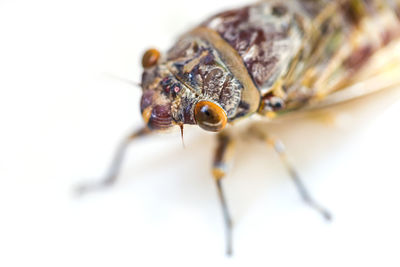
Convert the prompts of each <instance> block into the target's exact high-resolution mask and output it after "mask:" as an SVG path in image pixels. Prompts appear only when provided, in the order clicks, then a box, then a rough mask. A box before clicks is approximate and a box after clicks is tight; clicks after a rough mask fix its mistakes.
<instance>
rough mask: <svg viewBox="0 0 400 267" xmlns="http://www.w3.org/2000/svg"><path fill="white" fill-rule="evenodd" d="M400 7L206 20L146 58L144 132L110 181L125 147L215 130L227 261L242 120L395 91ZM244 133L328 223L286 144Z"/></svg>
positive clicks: (361, 5)
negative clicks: (228, 196) (230, 176)
mask: <svg viewBox="0 0 400 267" xmlns="http://www.w3.org/2000/svg"><path fill="white" fill-rule="evenodd" d="M399 40H400V1H399V0H336V1H331V0H286V1H282V0H268V1H262V2H259V3H255V4H251V5H248V6H245V7H241V8H237V9H233V10H229V11H225V12H222V13H219V14H216V15H214V16H211V17H210V18H208V19H207V20H205V21H204V22H203V23H201V24H200V25H199V26H197V27H195V28H193V29H191V30H189V31H188V32H187V33H184V34H183V35H182V36H181V37H180V38H179V39H178V40H177V42H176V43H175V44H174V45H173V46H172V47H171V49H169V50H168V51H167V52H166V53H164V54H161V53H160V52H159V51H158V50H156V49H149V50H148V51H146V52H145V53H144V55H143V58H142V66H143V74H142V79H141V84H140V85H141V87H142V90H143V95H142V98H141V101H140V110H141V114H142V116H143V120H144V124H145V125H144V126H143V128H141V129H139V130H137V131H135V132H133V133H132V134H130V135H128V136H127V137H126V138H125V139H124V140H123V141H122V143H121V145H120V146H119V148H118V149H117V152H116V155H115V157H114V160H113V162H112V165H111V167H110V170H109V173H108V174H107V176H106V178H105V179H104V180H102V181H100V182H99V183H96V184H88V185H84V186H81V187H79V190H80V192H84V191H87V190H91V189H95V188H99V187H102V186H107V185H110V184H112V183H114V182H115V181H116V178H117V175H118V170H119V168H120V165H121V163H122V160H123V155H124V153H125V150H126V148H127V145H128V144H129V143H130V142H132V141H133V140H136V139H138V138H140V137H143V136H147V135H150V134H152V133H154V132H160V131H164V130H167V129H170V128H172V127H176V126H178V127H180V129H181V131H182V134H183V128H184V125H188V124H189V125H198V126H199V127H200V128H202V129H203V130H205V131H210V132H215V133H216V138H217V140H218V141H217V148H216V150H215V157H214V160H213V164H212V171H211V174H212V177H213V178H214V180H215V183H216V187H217V190H218V196H219V200H220V203H221V206H222V211H223V216H224V222H225V226H226V239H227V241H226V253H227V254H231V253H232V221H231V216H230V214H229V211H228V207H227V204H226V201H225V195H224V191H223V187H222V179H223V178H224V177H225V176H226V174H227V172H228V167H229V165H230V164H229V163H230V160H231V158H232V154H233V151H234V143H235V142H234V141H235V140H234V139H235V138H234V136H233V135H232V132H234V131H235V129H236V127H237V126H236V125H237V122H238V121H250V120H251V119H252V118H259V119H260V118H261V119H264V120H267V121H270V120H273V119H275V118H276V117H280V116H282V115H283V114H287V113H293V112H298V111H300V110H307V109H316V108H319V107H322V106H326V105H331V104H334V103H337V102H343V101H346V100H349V99H352V98H355V97H358V96H362V95H366V94H369V93H372V92H375V91H378V90H381V89H384V88H388V87H393V86H395V85H397V84H400V41H399ZM248 134H249V135H251V136H253V137H255V138H257V139H260V140H263V141H265V142H266V143H267V144H269V145H271V146H272V147H273V148H274V150H275V151H276V152H277V153H278V154H279V156H280V158H281V160H282V162H283V164H284V166H285V167H286V169H287V170H288V172H289V174H290V176H291V178H292V180H293V181H294V183H295V185H296V186H297V188H298V190H299V193H300V195H301V197H302V199H303V200H304V201H305V203H306V204H308V205H309V206H310V207H312V208H313V209H315V210H317V211H318V212H320V213H321V214H322V215H323V217H324V218H326V219H327V220H330V219H331V215H330V213H329V212H328V211H327V210H326V209H325V208H324V207H323V206H322V205H320V204H319V203H317V202H316V201H315V200H314V199H313V197H312V196H311V194H310V193H309V192H308V191H307V189H306V187H305V186H304V184H303V182H302V181H301V180H300V177H299V175H298V173H297V172H296V170H295V168H294V167H293V166H292V165H291V164H290V162H289V161H288V159H287V157H286V155H285V150H284V146H283V145H282V143H281V142H280V141H279V140H278V139H274V138H271V137H270V136H269V135H268V133H266V132H265V130H264V129H262V128H261V127H256V126H254V125H251V124H250V126H249V130H248Z"/></svg>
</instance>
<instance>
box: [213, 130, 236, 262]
mask: <svg viewBox="0 0 400 267" xmlns="http://www.w3.org/2000/svg"><path fill="white" fill-rule="evenodd" d="M233 151H234V143H233V140H232V138H231V137H230V136H229V135H227V134H226V133H220V134H219V135H218V145H217V148H216V150H215V156H214V161H213V167H212V175H213V177H214V179H215V182H216V185H217V190H218V198H219V201H220V203H221V207H222V214H223V216H224V222H225V235H226V254H227V255H228V256H230V255H232V219H231V215H230V213H229V210H228V206H227V204H226V198H225V194H224V191H223V188H222V178H224V176H225V175H226V173H227V171H228V167H229V163H230V162H231V160H232V156H233Z"/></svg>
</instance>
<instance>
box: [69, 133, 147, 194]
mask: <svg viewBox="0 0 400 267" xmlns="http://www.w3.org/2000/svg"><path fill="white" fill-rule="evenodd" d="M149 133H150V130H148V129H147V128H141V129H139V130H136V131H134V132H132V133H131V134H130V135H128V136H127V137H125V138H124V139H123V140H122V141H121V143H120V144H119V146H118V147H117V150H116V152H115V154H114V157H113V160H112V162H111V165H110V167H109V169H108V171H107V173H106V175H105V176H104V178H103V179H102V180H100V181H98V182H93V183H86V184H81V185H79V186H78V187H77V188H76V193H77V194H78V195H82V194H84V193H87V192H89V191H94V190H98V189H101V188H104V187H107V186H110V185H112V184H114V183H115V181H116V180H117V177H118V174H119V171H120V169H121V164H122V162H123V160H124V156H125V152H126V149H127V147H128V146H129V144H130V143H131V142H132V141H133V140H136V139H137V138H138V137H141V136H145V135H148V134H149Z"/></svg>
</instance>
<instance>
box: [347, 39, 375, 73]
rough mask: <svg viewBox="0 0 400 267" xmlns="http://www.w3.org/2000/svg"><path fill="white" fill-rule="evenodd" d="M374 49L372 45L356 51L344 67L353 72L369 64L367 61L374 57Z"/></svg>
mask: <svg viewBox="0 0 400 267" xmlns="http://www.w3.org/2000/svg"><path fill="white" fill-rule="evenodd" d="M373 52H374V48H373V47H372V46H371V45H365V46H363V47H360V48H359V49H358V50H356V51H354V52H353V53H352V55H351V56H350V57H349V58H348V59H346V60H345V62H344V66H345V67H346V68H348V69H351V70H357V69H359V68H361V67H362V65H363V64H364V63H365V62H367V60H368V59H369V58H370V57H371V56H372V54H373Z"/></svg>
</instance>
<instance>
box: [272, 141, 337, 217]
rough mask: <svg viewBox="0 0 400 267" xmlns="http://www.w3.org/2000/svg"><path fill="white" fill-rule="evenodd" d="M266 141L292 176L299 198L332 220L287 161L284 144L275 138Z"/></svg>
mask: <svg viewBox="0 0 400 267" xmlns="http://www.w3.org/2000/svg"><path fill="white" fill-rule="evenodd" d="M266 141H267V143H268V144H269V145H271V146H272V147H273V148H274V150H275V151H276V153H278V155H279V157H280V159H281V161H282V163H283V164H284V166H285V168H286V169H287V171H288V172H289V174H290V177H291V178H292V180H293V182H294V184H295V185H296V188H297V190H298V191H299V193H300V196H301V198H302V199H303V201H304V202H305V203H306V204H307V205H309V206H310V207H311V208H313V209H315V210H316V211H317V212H319V213H320V214H321V215H322V216H323V217H324V219H325V220H327V221H331V220H332V215H331V213H330V212H329V211H328V210H327V209H325V208H324V207H323V206H321V205H320V204H319V203H318V202H316V201H315V200H314V198H313V197H312V196H311V194H310V192H309V191H308V190H307V188H306V186H305V185H304V183H303V181H302V179H301V178H300V176H299V174H298V173H297V171H296V170H295V168H294V167H293V165H292V164H291V163H290V162H289V160H288V159H287V156H286V153H285V146H284V145H283V143H282V142H281V141H280V140H276V139H273V138H270V137H267V139H266Z"/></svg>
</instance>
